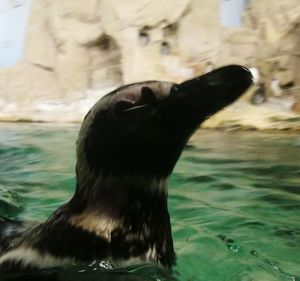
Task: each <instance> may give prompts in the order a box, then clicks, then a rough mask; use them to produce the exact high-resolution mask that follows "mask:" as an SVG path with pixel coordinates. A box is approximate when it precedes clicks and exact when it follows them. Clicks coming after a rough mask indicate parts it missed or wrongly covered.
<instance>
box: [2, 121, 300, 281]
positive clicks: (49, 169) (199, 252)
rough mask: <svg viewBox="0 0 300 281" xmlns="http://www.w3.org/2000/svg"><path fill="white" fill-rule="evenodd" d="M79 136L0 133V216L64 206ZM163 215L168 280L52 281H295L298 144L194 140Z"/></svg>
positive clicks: (289, 138)
mask: <svg viewBox="0 0 300 281" xmlns="http://www.w3.org/2000/svg"><path fill="white" fill-rule="evenodd" d="M77 131H78V126H61V127H54V126H51V125H45V124H1V125H0V215H2V216H8V217H11V218H18V219H30V220H44V219H45V218H47V217H48V216H49V215H50V214H51V213H52V212H53V210H55V209H56V208H57V207H58V206H60V205H61V204H62V203H64V202H66V201H67V200H68V199H69V198H70V196H71V195H72V193H73V191H74V186H75V178H74V176H75V174H74V170H75V168H74V167H75V141H76V137H77ZM169 211H170V214H171V220H172V230H173V238H174V244H175V249H176V253H177V265H176V266H175V268H174V272H173V273H172V275H170V274H168V273H166V272H164V271H163V270H160V269H159V268H156V267H155V266H152V265H151V266H149V265H144V266H139V267H134V268H128V269H124V271H122V274H121V275H120V274H119V273H118V272H117V273H116V272H109V273H106V274H108V275H109V277H107V276H104V275H103V274H104V273H103V272H99V270H98V269H97V268H95V267H94V266H91V267H89V266H86V267H84V266H83V267H81V268H78V267H74V268H70V269H68V270H67V271H61V272H56V274H58V275H59V276H60V277H59V278H60V279H59V280H86V281H87V280H117V279H118V280H156V281H158V280H186V281H191V280H201V281H202V280H203V281H204V280H205V281H206V280H210V281H220V280H224V281H225V280H226V281H227V280H228V281H229V280H230V281H231V280H232V281H234V280H239V281H250V280H251V281H258V280H260V281H262V280H267V281H268V280H272V281H273V280H300V219H299V218H300V136H299V135H298V134H291V133H287V132H272V133H261V132H221V131H207V130H202V131H199V132H197V134H196V136H194V137H193V139H192V141H191V143H190V144H189V145H188V146H187V147H186V149H185V151H184V152H183V154H182V156H181V158H180V161H179V162H178V164H177V166H176V168H175V171H174V173H173V175H172V177H171V178H170V181H169ZM78 271H80V272H78ZM124 273H126V274H125V275H124ZM119 275H120V276H121V277H120V276H119ZM124 276H125V277H124ZM128 276H129V277H128ZM30 278H31V277H30ZM109 278H111V279H109ZM120 278H121V279H120ZM122 278H123V279H122ZM124 278H125V279H124ZM126 278H129V279H126ZM10 280H12V279H10ZM20 280H22V279H20ZM24 280H25V279H24ZM28 280H31V279H28ZM37 280H38V279H37Z"/></svg>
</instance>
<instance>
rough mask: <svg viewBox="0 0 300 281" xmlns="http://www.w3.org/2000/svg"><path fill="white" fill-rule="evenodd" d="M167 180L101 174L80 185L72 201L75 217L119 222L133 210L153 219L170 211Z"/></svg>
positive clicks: (80, 182)
mask: <svg viewBox="0 0 300 281" xmlns="http://www.w3.org/2000/svg"><path fill="white" fill-rule="evenodd" d="M167 192H168V191H167V178H162V177H156V176H146V175H128V174H126V175H124V174H113V173H111V174H108V173H105V174H103V173H98V174H97V175H96V174H94V175H91V176H90V177H89V178H88V179H87V180H82V179H81V181H78V182H77V189H76V192H75V194H74V196H73V198H72V199H71V201H70V204H69V205H70V207H71V209H73V211H74V212H75V213H80V212H86V211H87V210H88V212H92V213H97V214H99V215H105V216H106V217H111V218H120V217H121V216H123V215H124V214H125V213H127V211H128V210H129V209H132V208H133V207H134V206H136V207H138V208H137V209H141V210H143V211H144V212H145V214H149V215H152V214H151V213H153V212H159V211H162V210H167Z"/></svg>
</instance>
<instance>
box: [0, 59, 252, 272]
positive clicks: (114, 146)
mask: <svg viewBox="0 0 300 281" xmlns="http://www.w3.org/2000/svg"><path fill="white" fill-rule="evenodd" d="M252 80H253V78H252V75H251V72H250V71H249V70H248V69H247V68H246V67H243V66H239V65H227V66H223V67H220V68H218V69H215V70H213V71H211V72H209V73H206V74H204V75H200V76H198V77H195V78H193V79H190V80H187V81H184V82H182V83H179V84H176V83H172V82H165V81H145V82H138V83H133V84H129V85H125V86H121V87H119V88H117V89H115V90H114V91H112V92H110V93H108V94H107V95H106V96H104V97H103V98H101V99H100V100H99V101H97V102H96V104H95V105H94V106H93V107H92V108H91V109H90V111H89V112H88V113H87V115H86V116H85V118H84V120H83V122H82V125H81V128H80V130H79V135H78V139H77V142H76V156H77V158H76V160H77V163H76V189H75V192H74V195H73V196H72V198H71V199H70V200H69V201H68V202H67V203H65V204H64V205H62V206H60V207H59V208H58V209H57V210H56V211H55V212H54V213H53V214H52V215H51V216H50V217H49V218H48V219H47V220H46V221H45V222H42V223H27V222H23V221H14V220H11V219H5V218H2V219H0V272H11V271H13V272H16V271H26V270H39V269H45V268H46V269H47V268H53V267H63V266H65V265H69V264H72V263H81V262H87V261H92V260H107V261H109V262H111V263H112V264H113V265H115V266H116V267H119V266H124V265H131V264H139V263H148V262H149V263H154V264H158V265H160V266H162V267H163V268H166V269H171V268H172V266H173V265H174V264H175V263H176V255H175V250H174V246H173V238H172V234H171V224H170V215H169V212H168V204H167V197H168V187H167V178H168V177H169V175H170V174H171V173H172V171H173V169H174V166H175V164H176V162H177V160H178V158H179V157H180V155H181V153H182V151H183V149H184V147H185V145H186V144H187V142H188V140H189V138H190V137H191V135H192V134H193V133H194V132H195V131H196V130H197V129H198V128H199V126H200V125H201V123H202V122H203V121H205V120H206V119H208V118H209V117H210V116H212V115H213V114H215V113H216V112H218V111H219V110H221V109H222V108H224V107H225V106H227V105H229V104H231V103H232V102H234V101H235V100H236V99H238V98H239V97H240V96H241V95H242V94H243V93H244V92H245V91H246V90H247V89H248V88H249V87H250V86H251V84H252ZM49 145H50V144H49Z"/></svg>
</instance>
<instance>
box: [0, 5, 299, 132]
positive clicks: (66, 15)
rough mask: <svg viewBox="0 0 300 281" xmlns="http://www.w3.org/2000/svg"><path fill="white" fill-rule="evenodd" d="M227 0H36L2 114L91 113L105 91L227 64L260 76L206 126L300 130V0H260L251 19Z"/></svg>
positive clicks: (11, 117)
mask: <svg viewBox="0 0 300 281" xmlns="http://www.w3.org/2000/svg"><path fill="white" fill-rule="evenodd" d="M219 5H220V3H219V0H210V1H206V0H163V1H162V0H139V1H132V0H89V1H83V0H76V1H74V0H32V8H31V15H30V20H29V25H28V32H27V40H26V47H25V51H24V56H23V59H22V60H21V61H20V62H19V63H18V64H17V65H15V66H13V67H10V68H5V69H0V120H2V121H22V120H23V121H24V120H30V121H47V122H78V121H81V119H82V118H83V116H84V115H85V113H86V112H87V111H88V109H89V108H90V106H91V105H92V104H93V103H94V102H95V101H96V100H98V98H99V97H101V96H102V95H103V94H105V93H107V92H108V91H110V90H111V89H113V88H115V87H116V86H119V85H121V84H124V83H131V82H136V81H142V80H152V79H158V80H171V81H175V82H180V81H182V80H185V79H187V78H190V77H193V76H195V75H199V74H202V73H205V72H207V71H209V70H211V69H213V68H216V67H218V66H222V65H225V64H232V63H237V64H243V65H245V66H247V67H252V68H255V69H254V71H256V70H257V72H258V73H259V75H258V76H259V78H258V79H257V84H256V86H254V87H253V88H252V89H251V90H250V91H249V93H248V94H246V95H245V96H244V97H243V98H242V99H241V100H240V101H239V102H238V103H235V104H234V105H233V106H231V107H229V108H227V109H226V110H224V111H223V112H221V113H220V114H218V115H216V116H215V117H214V118H212V119H211V120H209V121H207V122H206V124H205V126H206V127H225V128H230V129H231V128H240V127H242V128H250V129H251V128H257V129H300V5H299V0H281V1H271V0H251V1H250V4H249V6H248V7H247V9H246V11H245V14H244V16H243V22H244V24H243V27H241V28H226V27H223V26H222V25H221V23H220V16H219V15H220V6H219Z"/></svg>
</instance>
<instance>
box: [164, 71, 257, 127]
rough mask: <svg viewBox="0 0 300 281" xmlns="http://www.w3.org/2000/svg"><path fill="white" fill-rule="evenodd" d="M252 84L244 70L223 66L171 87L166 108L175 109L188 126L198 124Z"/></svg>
mask: <svg viewBox="0 0 300 281" xmlns="http://www.w3.org/2000/svg"><path fill="white" fill-rule="evenodd" d="M252 83H253V77H252V74H251V72H250V71H249V70H248V69H247V68H245V67H243V66H239V65H229V66H225V67H222V68H219V69H216V70H214V71H212V72H209V73H207V74H205V75H203V76H199V77H196V78H194V79H192V80H188V81H185V82H183V83H181V84H179V85H174V86H173V87H172V88H171V92H170V99H169V102H168V103H169V108H171V109H172V111H173V112H174V111H175V110H176V111H175V112H176V113H178V116H180V118H183V119H185V120H186V121H189V123H190V122H192V123H194V122H195V123H197V124H199V123H201V122H202V121H203V120H204V119H206V118H208V117H209V116H211V115H213V114H215V113H216V112H217V111H219V110H221V109H222V108H224V107H225V106H227V105H229V104H231V103H232V102H233V101H235V100H236V99H237V98H239V97H240V96H241V95H242V94H243V93H244V92H245V91H246V90H247V89H248V88H249V87H250V85H251V84H252ZM170 103H171V106H170ZM165 108H167V107H165ZM170 114H171V112H170ZM173 114H174V113H173Z"/></svg>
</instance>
